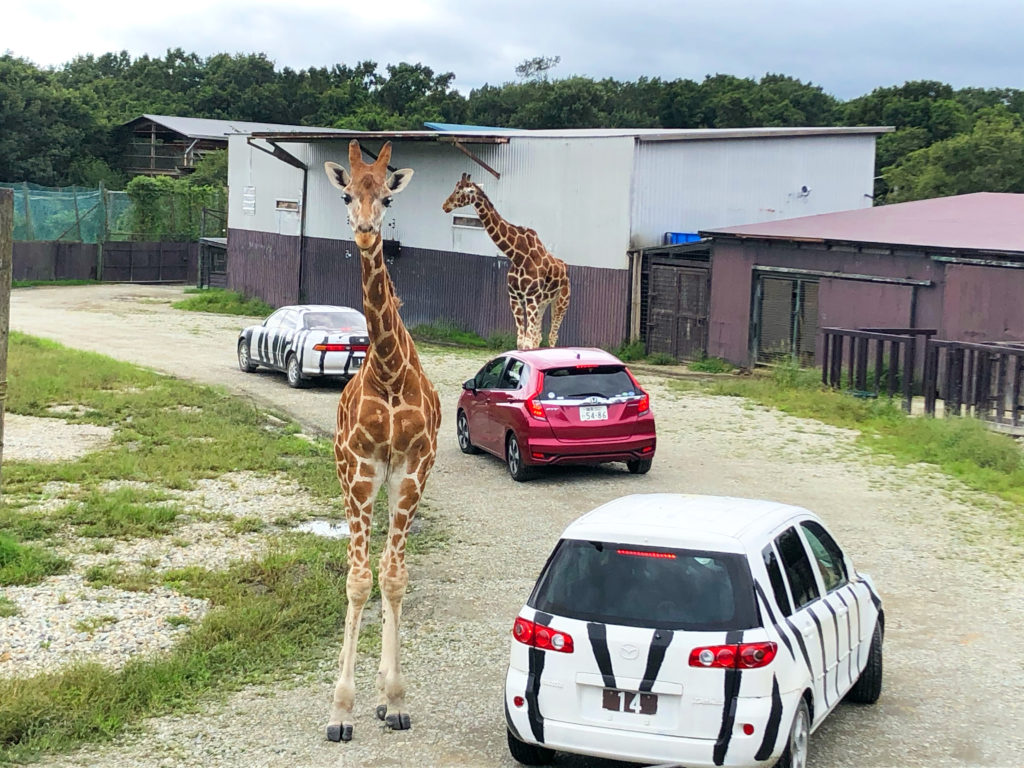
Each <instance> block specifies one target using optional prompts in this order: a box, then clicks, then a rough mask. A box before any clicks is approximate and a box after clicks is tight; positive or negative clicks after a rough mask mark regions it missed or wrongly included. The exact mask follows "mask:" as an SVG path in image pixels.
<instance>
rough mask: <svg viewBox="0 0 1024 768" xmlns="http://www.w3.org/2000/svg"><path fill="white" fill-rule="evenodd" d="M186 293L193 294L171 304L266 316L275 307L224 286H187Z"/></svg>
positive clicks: (236, 313)
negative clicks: (228, 289)
mask: <svg viewBox="0 0 1024 768" xmlns="http://www.w3.org/2000/svg"><path fill="white" fill-rule="evenodd" d="M185 293H187V294H191V295H190V296H189V297H188V298H187V299H182V300H181V301H176V302H174V303H173V304H171V306H172V307H174V308H175V309H183V310H185V311H188V312H213V313H215V314H218V315H247V316H250V317H264V316H266V315H269V314H270V313H271V312H273V311H274V308H273V307H272V306H270V305H269V304H267V303H266V302H265V301H263V300H262V299H257V298H255V297H251V298H250V297H247V296H245V295H244V294H241V293H238V292H237V291H226V290H224V289H222V288H204V289H199V288H187V289H186V290H185Z"/></svg>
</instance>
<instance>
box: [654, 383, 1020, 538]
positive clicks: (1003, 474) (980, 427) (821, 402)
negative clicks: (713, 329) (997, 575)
mask: <svg viewBox="0 0 1024 768" xmlns="http://www.w3.org/2000/svg"><path fill="white" fill-rule="evenodd" d="M669 386H670V387H673V386H675V382H669ZM702 391H704V392H707V393H710V394H714V395H730V396H738V397H745V398H748V399H750V400H752V401H754V402H757V403H760V404H761V405H765V406H770V407H772V408H778V409H779V410H781V411H785V412H786V413H789V414H792V415H794V416H799V417H803V418H810V419H816V420H818V421H822V422H824V423H826V424H831V425H833V426H837V427H845V428H849V429H856V430H859V431H860V438H859V440H860V442H861V444H862V445H865V446H867V447H868V448H869V449H870V450H872V451H874V452H876V453H880V454H883V455H886V456H889V457H892V458H894V459H895V460H896V461H897V462H899V463H901V464H914V463H918V462H925V463H928V464H932V465H934V466H935V467H936V468H937V469H939V470H941V471H942V472H944V473H946V474H948V475H950V476H951V477H954V478H956V479H957V480H960V481H961V482H963V483H964V484H965V485H966V486H967V487H969V488H972V489H974V490H977V491H983V492H986V493H992V494H995V495H997V496H999V497H1001V498H1004V499H1006V500H1008V501H1011V502H1013V503H1014V504H1016V505H1022V504H1024V453H1022V451H1021V448H1020V446H1019V445H1018V444H1017V443H1016V441H1014V440H1013V438H1011V437H1008V436H1006V435H1002V434H998V433H996V432H992V431H991V430H989V429H988V428H987V427H986V426H985V425H984V424H983V423H982V422H980V421H978V420H977V419H973V418H949V419H941V418H940V419H934V418H925V417H917V416H914V417H911V416H908V415H907V414H906V413H904V411H903V410H902V408H901V407H900V403H899V400H898V399H896V400H889V399H888V398H885V397H881V398H862V397H855V396H854V395H852V394H851V393H848V392H843V391H837V390H833V389H830V388H826V387H823V386H822V384H821V372H820V371H819V370H813V369H799V368H796V367H795V366H791V365H782V366H778V367H776V368H775V369H774V370H773V371H772V373H771V374H770V375H765V376H761V375H758V376H748V377H738V376H737V377H730V378H727V379H721V380H717V381H714V382H712V383H710V384H707V385H705V386H704V387H703V388H702ZM1009 522H1010V525H1009V533H1010V535H1011V536H1012V537H1013V538H1014V539H1015V541H1016V542H1017V543H1018V544H1024V516H1022V515H1020V514H1019V513H1016V514H1015V515H1014V517H1013V519H1012V520H1010V521H1009Z"/></svg>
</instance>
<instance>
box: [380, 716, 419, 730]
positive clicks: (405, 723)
mask: <svg viewBox="0 0 1024 768" xmlns="http://www.w3.org/2000/svg"><path fill="white" fill-rule="evenodd" d="M384 722H385V723H387V725H388V728H390V729H391V730H392V731H408V730H409V729H410V728H412V721H410V720H409V716H408V715H407V714H405V713H402V714H399V715H388V716H387V717H385V718H384Z"/></svg>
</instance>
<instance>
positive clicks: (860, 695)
mask: <svg viewBox="0 0 1024 768" xmlns="http://www.w3.org/2000/svg"><path fill="white" fill-rule="evenodd" d="M881 695H882V622H881V621H876V622H875V631H874V632H873V633H872V635H871V649H870V650H869V651H868V663H867V664H865V665H864V671H863V672H861V673H860V677H858V678H857V682H856V683H854V684H853V688H851V689H850V691H849V693H847V694H846V700H847V701H852V702H854V703H856V704H874V703H875V702H876V701H878V697H879V696H881Z"/></svg>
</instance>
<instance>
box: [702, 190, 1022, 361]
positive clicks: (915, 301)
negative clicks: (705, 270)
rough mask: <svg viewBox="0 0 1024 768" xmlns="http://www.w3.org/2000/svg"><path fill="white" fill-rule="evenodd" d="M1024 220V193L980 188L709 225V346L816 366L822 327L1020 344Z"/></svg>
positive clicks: (724, 353)
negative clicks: (922, 331) (920, 331)
mask: <svg viewBox="0 0 1024 768" xmlns="http://www.w3.org/2000/svg"><path fill="white" fill-rule="evenodd" d="M1021 222H1024V195H1015V194H1002V193H999V194H997V193H987V192H980V193H977V194H971V195H957V196H953V197H942V198H935V199H932V200H919V201H916V202H911V203H900V204H898V205H886V206H880V207H878V208H871V209H868V210H852V211H845V212H841V213H832V214H827V215H819V216H808V217H801V218H795V219H791V220H788V221H771V222H763V223H759V224H751V225H747V226H739V227H729V228H723V229H716V230H711V231H707V232H704V233H703V234H705V235H707V236H709V237H711V238H712V274H711V292H710V318H709V321H710V334H709V340H708V353H709V354H711V355H714V356H718V357H723V358H725V359H727V360H730V361H732V362H734V363H737V364H740V365H750V364H753V363H756V362H758V361H762V362H763V361H766V360H770V359H772V358H773V357H775V356H779V355H782V356H795V357H799V358H802V359H803V360H804V361H805V362H817V363H820V362H821V355H822V338H821V334H820V332H819V329H821V328H829V327H838V328H853V329H856V328H930V329H934V330H935V331H936V332H937V335H938V337H939V338H941V339H949V340H953V341H966V342H1006V341H1016V342H1020V341H1024V301H1021V297H1024V226H1022V225H1021ZM919 359H921V358H919Z"/></svg>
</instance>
